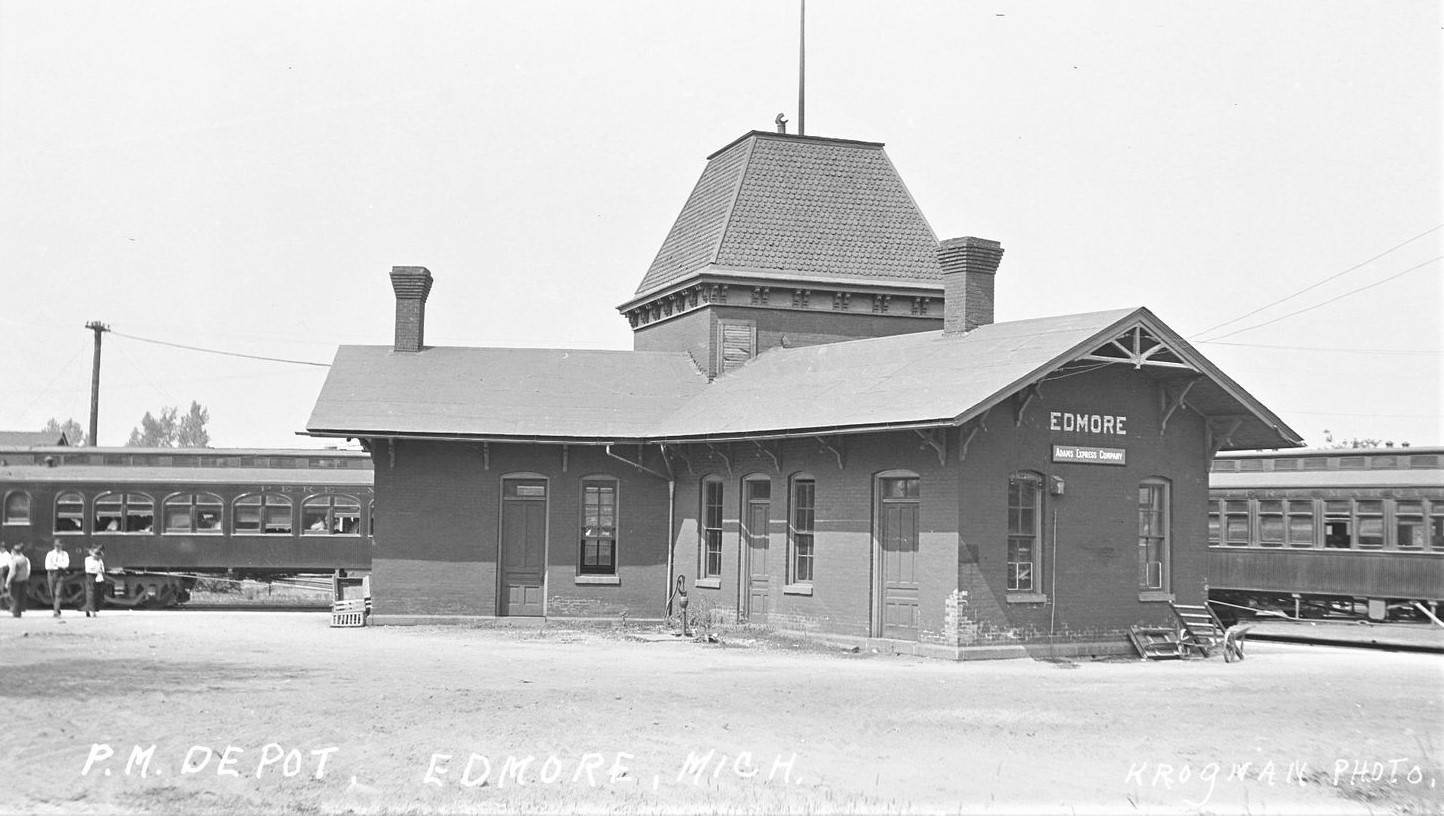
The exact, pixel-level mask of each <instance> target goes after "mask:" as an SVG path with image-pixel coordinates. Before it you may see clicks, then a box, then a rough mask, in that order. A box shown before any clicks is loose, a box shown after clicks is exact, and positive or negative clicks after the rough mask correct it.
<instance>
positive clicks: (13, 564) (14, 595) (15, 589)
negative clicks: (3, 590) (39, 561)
mask: <svg viewBox="0 0 1444 816" xmlns="http://www.w3.org/2000/svg"><path fill="white" fill-rule="evenodd" d="M29 581H30V559H29V558H26V557H25V545H24V544H16V545H15V546H14V547H12V548H11V549H10V573H9V574H8V575H7V576H6V578H5V583H6V585H7V588H8V589H9V590H10V614H12V615H14V616H15V617H17V618H18V617H20V612H21V610H23V609H24V608H25V596H26V594H27V592H26V588H25V585H26V584H27V583H29Z"/></svg>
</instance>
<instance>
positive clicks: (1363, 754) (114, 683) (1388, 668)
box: [0, 611, 1444, 814]
mask: <svg viewBox="0 0 1444 816" xmlns="http://www.w3.org/2000/svg"><path fill="white" fill-rule="evenodd" d="M329 623H330V618H329V615H326V614H324V613H280V612H194V611H183V612H174V611H172V612H161V611H156V612H149V611H142V612H107V613H106V614H104V615H102V616H101V617H99V618H95V619H86V618H84V617H83V616H81V615H79V614H78V613H73V612H70V611H67V612H66V614H65V616H64V617H62V618H60V619H58V620H57V619H55V618H52V617H51V616H50V615H49V614H48V613H43V612H30V613H28V614H27V615H26V616H25V617H24V618H22V619H20V620H15V619H13V618H10V617H9V616H3V617H0V707H3V719H0V812H3V813H32V812H33V813H193V812H207V813H232V812H242V813H244V812H261V813H271V812H299V813H347V812H356V813H391V812H406V813H512V812H523V813H549V812H578V811H581V812H598V813H632V812H648V813H672V812H688V813H699V812H700V813H754V812H779V811H785V812H800V813H834V812H843V813H876V812H881V813H930V812H1002V813H1008V812H1027V813H1034V812H1064V813H1074V812H1082V813H1087V812H1104V813H1174V812H1183V813H1250V814H1269V813H1300V812H1307V813H1328V812H1347V813H1381V812H1382V813H1390V812H1409V813H1419V812H1444V768H1441V756H1444V715H1441V694H1440V692H1441V690H1444V658H1441V657H1440V656H1438V655H1426V654H1407V653H1391V652H1376V651H1364V650H1352V649H1344V648H1329V647H1311V646H1300V645H1289V644H1266V643H1250V644H1249V655H1248V659H1247V660H1246V661H1244V662H1243V663H1235V664H1232V665H1228V664H1225V663H1224V662H1223V661H1222V660H1221V659H1213V660H1191V661H1172V662H1148V663H1145V662H1140V661H1107V662H1101V661H1100V662H1081V663H1078V662H1043V661H1032V660H1008V661H988V662H971V663H951V662H944V661H937V660H927V659H919V658H907V657H894V656H882V655H874V654H870V653H860V654H852V653H844V652H842V651H841V650H838V649H824V648H821V647H801V648H799V647H794V646H791V645H790V644H788V643H787V642H785V641H782V640H778V639H776V638H768V637H765V636H762V635H759V634H758V633H749V632H745V631H744V632H735V633H731V634H730V637H731V638H732V639H733V640H734V641H735V640H738V639H741V640H743V641H744V642H743V643H742V644H740V645H737V644H728V643H724V644H721V645H718V644H703V643H693V642H690V641H687V642H683V641H679V640H676V639H673V638H670V637H667V636H665V635H663V634H661V633H659V632H657V631H656V630H648V629H638V628H633V629H631V630H622V631H617V630H607V629H580V630H578V629H563V628H557V627H555V626H553V627H550V628H545V629H515V630H508V629H476V628H454V627H417V628H403V627H382V628H366V629H331V628H329ZM748 641H750V642H748Z"/></svg>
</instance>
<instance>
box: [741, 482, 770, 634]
mask: <svg viewBox="0 0 1444 816" xmlns="http://www.w3.org/2000/svg"><path fill="white" fill-rule="evenodd" d="M742 484H743V494H742V495H743V502H744V505H743V516H742V519H743V530H742V537H743V545H744V546H745V547H746V553H745V560H746V564H747V566H746V570H745V573H746V576H747V578H746V595H745V596H744V599H743V603H744V609H743V614H744V616H745V617H746V619H747V620H748V621H751V622H753V623H761V622H765V621H766V620H767V613H768V608H769V606H770V605H771V598H772V577H771V574H770V573H769V572H768V567H767V555H768V550H769V549H770V548H769V546H768V544H769V543H770V542H769V540H768V537H767V524H768V517H769V516H771V510H772V483H771V482H769V481H768V480H766V479H748V480H747V481H745V482H743V483H742Z"/></svg>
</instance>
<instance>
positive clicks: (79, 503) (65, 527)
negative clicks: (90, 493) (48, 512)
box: [55, 493, 85, 533]
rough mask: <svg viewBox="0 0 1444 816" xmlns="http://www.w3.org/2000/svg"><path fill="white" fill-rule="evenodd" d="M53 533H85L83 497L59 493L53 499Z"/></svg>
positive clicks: (77, 494) (76, 494)
mask: <svg viewBox="0 0 1444 816" xmlns="http://www.w3.org/2000/svg"><path fill="white" fill-rule="evenodd" d="M55 532H57V533H83V532H85V497H84V496H82V495H80V494H79V493H61V494H60V495H59V496H56V497H55Z"/></svg>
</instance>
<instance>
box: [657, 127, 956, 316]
mask: <svg viewBox="0 0 1444 816" xmlns="http://www.w3.org/2000/svg"><path fill="white" fill-rule="evenodd" d="M937 247H938V240H937V235H936V234H935V233H934V232H933V229H932V227H931V226H929V225H928V222H927V219H926V218H924V217H923V214H922V212H921V211H920V210H919V209H918V206H917V203H916V202H914V201H913V197H912V194H911V193H909V192H908V189H907V186H906V185H905V184H903V181H902V177H901V176H899V175H898V172H897V170H896V168H894V167H893V164H892V162H891V161H890V160H889V159H888V157H887V153H885V152H884V151H883V146H882V145H881V144H879V143H876V142H856V141H849V140H844V139H822V138H816V137H811V136H788V135H785V134H778V133H765V132H762V131H752V132H751V133H748V134H746V135H745V136H743V137H741V138H740V139H738V140H737V141H735V142H733V143H732V144H730V145H728V146H727V147H724V148H723V149H722V150H719V151H718V152H716V153H714V154H712V155H711V156H710V157H708V162H707V167H706V169H705V170H703V171H702V177H701V178H700V179H699V180H698V181H697V186H696V187H695V188H694V189H693V190H692V195H691V196H690V197H689V198H688V199H687V203H686V205H685V206H683V208H682V212H681V213H680V214H679V215H678V216H677V221H676V223H674V224H673V225H672V229H671V231H670V232H668V234H667V238H666V240H664V241H663V242H662V248H661V250H660V251H658V253H657V257H656V259H654V260H653V261H652V265H651V267H650V268H649V269H648V270H647V274H646V275H645V276H643V278H642V283H641V285H640V286H638V287H637V294H638V295H644V294H647V293H650V292H652V291H655V290H658V289H662V288H664V287H666V286H668V285H671V284H674V283H677V282H678V281H681V280H684V279H686V278H688V277H690V276H691V275H692V274H693V273H696V272H698V271H700V270H703V269H704V268H706V267H708V266H718V267H725V268H732V269H765V270H776V271H778V272H780V273H783V274H787V273H792V274H797V275H806V276H809V277H812V278H818V277H821V278H839V279H862V280H863V281H914V282H916V281H930V282H940V281H941V279H942V270H941V267H940V266H939V264H938V258H937Z"/></svg>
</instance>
